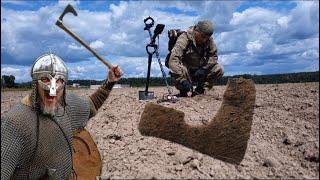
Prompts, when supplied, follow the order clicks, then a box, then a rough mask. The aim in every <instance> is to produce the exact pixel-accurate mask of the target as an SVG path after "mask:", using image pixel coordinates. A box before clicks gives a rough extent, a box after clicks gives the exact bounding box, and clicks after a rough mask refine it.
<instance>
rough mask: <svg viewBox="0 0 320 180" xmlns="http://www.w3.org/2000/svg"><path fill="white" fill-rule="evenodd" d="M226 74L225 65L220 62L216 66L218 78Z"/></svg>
mask: <svg viewBox="0 0 320 180" xmlns="http://www.w3.org/2000/svg"><path fill="white" fill-rule="evenodd" d="M223 74H224V70H223V67H222V66H221V65H220V64H216V65H215V66H214V75H215V77H216V78H217V79H219V78H221V77H222V76H223Z"/></svg>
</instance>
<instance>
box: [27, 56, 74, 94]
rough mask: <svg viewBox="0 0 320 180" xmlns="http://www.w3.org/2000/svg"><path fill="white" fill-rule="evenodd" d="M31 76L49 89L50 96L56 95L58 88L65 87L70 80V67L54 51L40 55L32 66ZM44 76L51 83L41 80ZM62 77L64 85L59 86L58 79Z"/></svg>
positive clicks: (42, 86)
mask: <svg viewBox="0 0 320 180" xmlns="http://www.w3.org/2000/svg"><path fill="white" fill-rule="evenodd" d="M31 77H32V80H33V81H34V82H38V84H39V86H40V87H41V88H43V89H45V90H47V91H49V95H50V96H56V92H57V90H59V89H61V88H63V87H64V85H65V84H66V82H67V80H68V69H67V66H66V65H65V63H64V62H63V60H62V59H61V58H60V57H58V56H57V55H55V54H53V53H48V54H44V55H42V56H40V57H39V58H38V59H37V60H36V61H35V63H34V64H33V66H32V68H31ZM42 78H48V79H49V80H50V85H47V84H45V83H43V82H42V81H41V79H42ZM58 79H62V80H63V81H64V83H63V85H62V86H59V87H57V85H56V81H57V80H58Z"/></svg>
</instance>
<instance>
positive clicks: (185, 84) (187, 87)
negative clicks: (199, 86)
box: [182, 80, 192, 92]
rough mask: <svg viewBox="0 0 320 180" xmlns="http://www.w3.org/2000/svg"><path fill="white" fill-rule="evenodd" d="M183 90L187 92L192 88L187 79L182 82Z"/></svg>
mask: <svg viewBox="0 0 320 180" xmlns="http://www.w3.org/2000/svg"><path fill="white" fill-rule="evenodd" d="M182 87H183V91H186V92H189V91H191V90H192V83H191V82H190V81H188V80H185V81H183V82H182Z"/></svg>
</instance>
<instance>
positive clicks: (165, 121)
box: [138, 78, 256, 164]
mask: <svg viewBox="0 0 320 180" xmlns="http://www.w3.org/2000/svg"><path fill="white" fill-rule="evenodd" d="M255 97H256V90H255V86H254V83H253V81H252V80H249V79H242V78H239V79H229V81H228V83H227V88H226V91H225V93H224V95H223V101H222V105H221V106H220V109H219V110H218V112H217V114H216V116H215V117H214V118H213V120H211V121H210V122H209V123H208V124H205V125H199V126H191V125H188V124H186V122H185V121H184V113H183V112H181V111H178V110H175V109H172V108H167V107H164V106H161V105H158V104H154V103H148V104H146V106H145V109H144V111H143V113H142V115H141V119H140V122H139V127H138V128H139V131H140V133H141V134H142V135H145V136H153V137H158V138H162V139H166V140H169V141H172V142H176V143H179V144H182V145H184V146H186V147H188V148H192V149H195V150H197V151H199V152H201V153H204V154H207V155H209V156H212V157H215V158H217V159H220V160H223V161H225V162H228V163H232V164H240V163H241V161H242V159H243V158H244V155H245V152H246V149H247V145H248V140H249V137H250V131H251V125H252V119H253V111H254V105H255Z"/></svg>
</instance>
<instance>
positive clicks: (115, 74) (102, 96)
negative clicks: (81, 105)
mask: <svg viewBox="0 0 320 180" xmlns="http://www.w3.org/2000/svg"><path fill="white" fill-rule="evenodd" d="M122 74H123V73H122V70H121V69H120V67H119V66H115V67H114V68H112V69H111V70H109V73H108V78H107V80H106V81H105V82H104V83H103V84H102V86H101V87H100V88H99V89H98V90H97V91H95V92H94V93H93V94H91V95H90V96H89V104H90V117H93V116H95V115H96V113H97V111H98V109H99V108H100V107H101V106H102V104H103V103H104V101H105V100H106V99H107V98H108V96H109V94H110V92H111V90H112V88H113V86H114V84H115V83H116V82H117V81H119V80H120V78H121V76H122Z"/></svg>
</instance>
